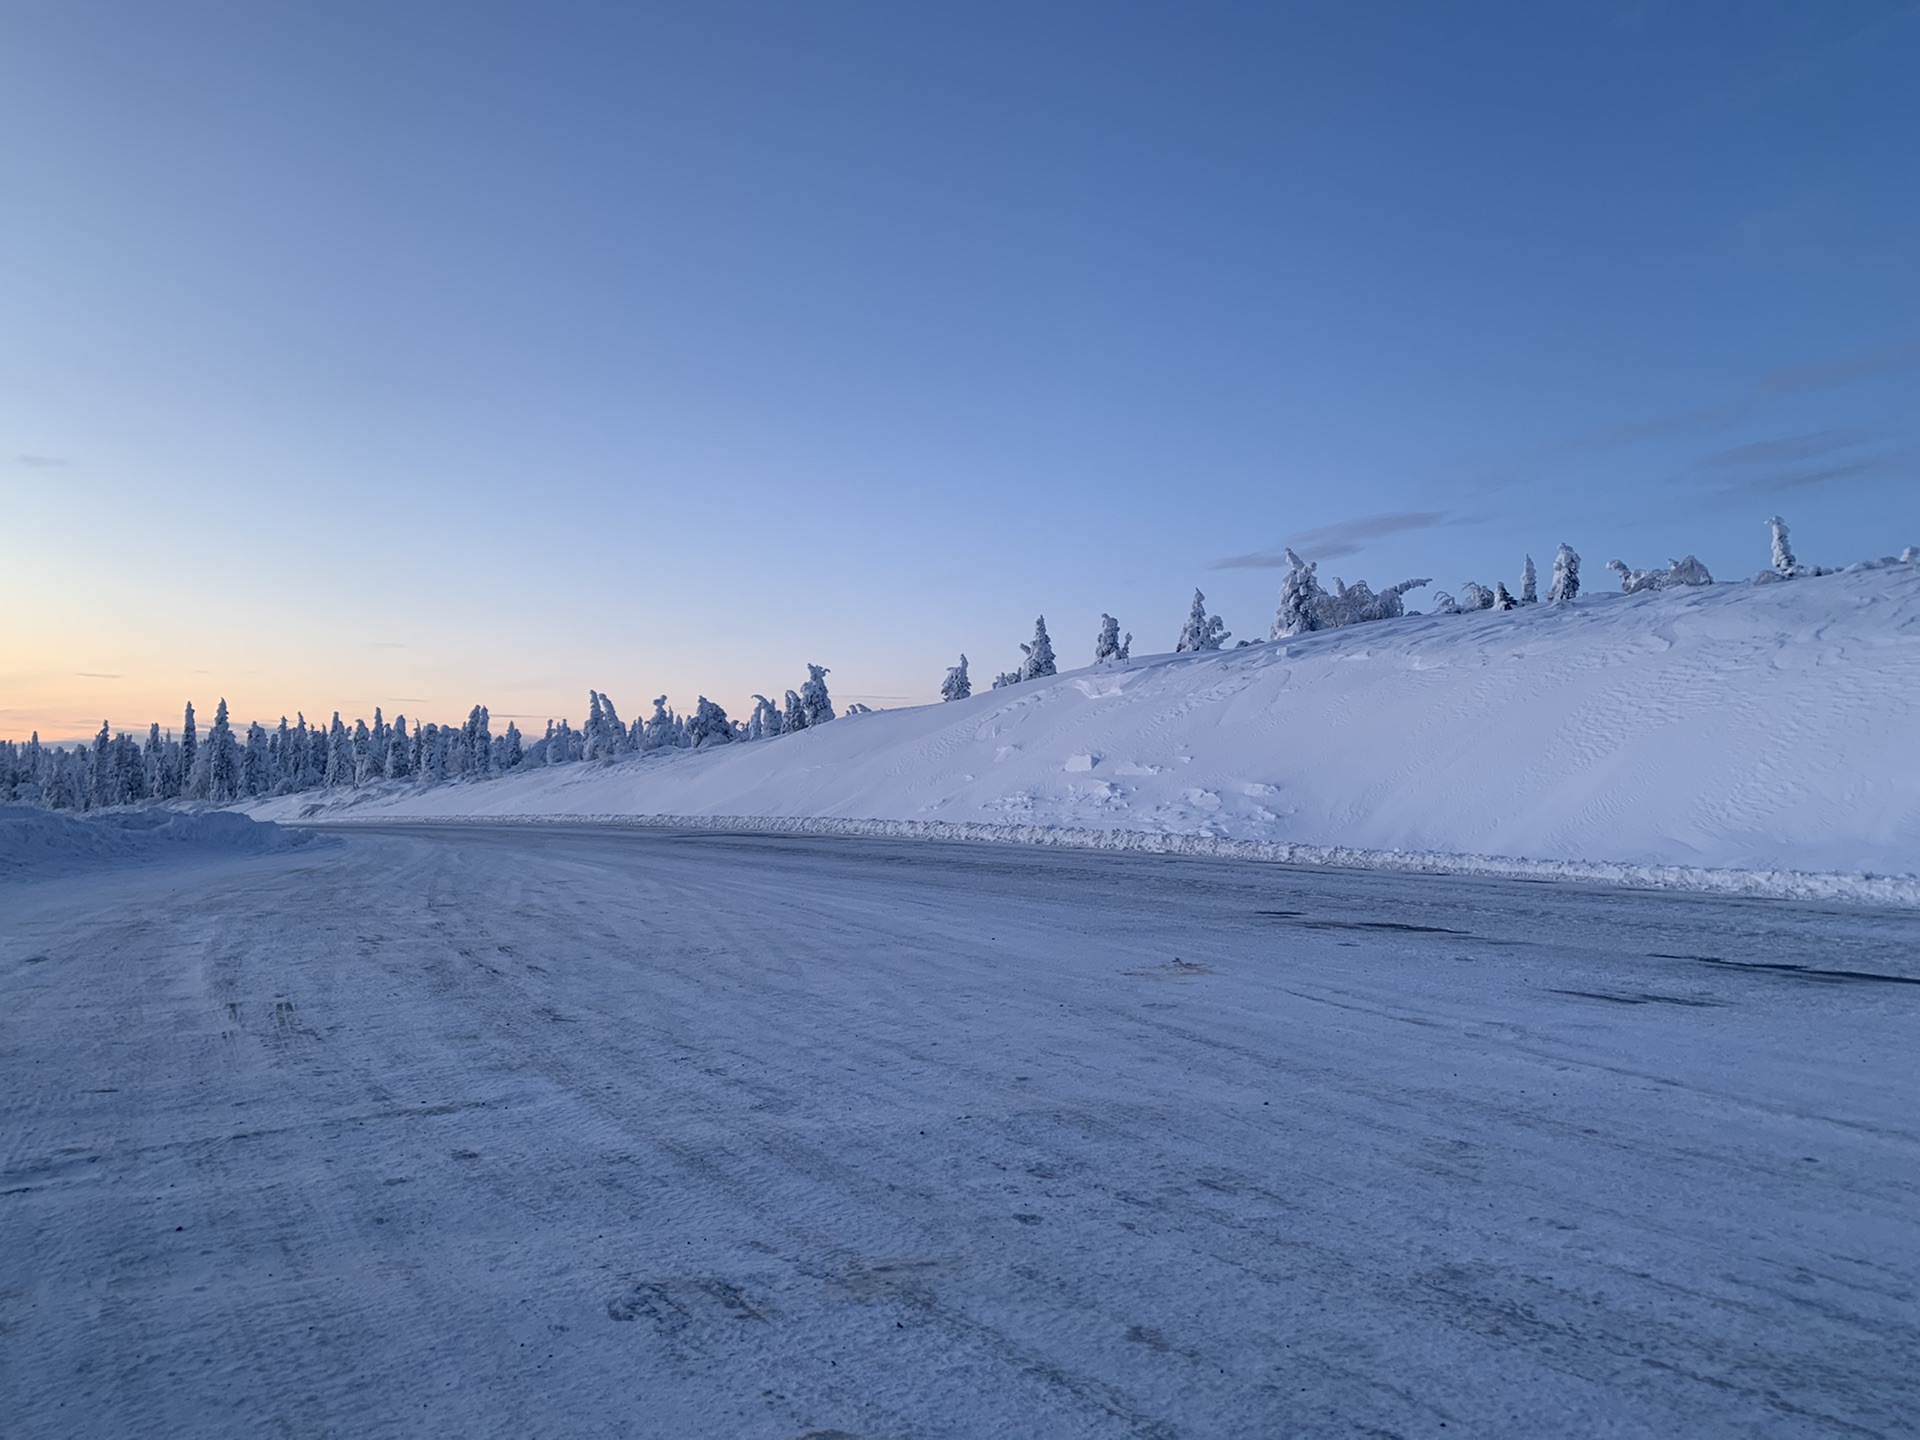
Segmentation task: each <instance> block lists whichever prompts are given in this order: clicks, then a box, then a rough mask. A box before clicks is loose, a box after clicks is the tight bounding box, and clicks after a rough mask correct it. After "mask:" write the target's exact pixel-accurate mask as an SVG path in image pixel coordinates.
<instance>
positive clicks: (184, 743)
mask: <svg viewBox="0 0 1920 1440" xmlns="http://www.w3.org/2000/svg"><path fill="white" fill-rule="evenodd" d="M199 761H200V736H199V735H198V734H197V733H196V732H195V730H194V728H193V702H192V701H191V700H189V701H188V702H187V718H186V722H185V723H184V724H182V725H181V727H180V782H179V789H177V790H175V791H174V794H176V795H184V794H185V793H186V791H187V786H188V784H189V783H190V777H191V776H192V774H193V767H194V766H195V765H197V764H198V763H199Z"/></svg>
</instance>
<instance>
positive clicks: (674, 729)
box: [645, 695, 680, 750]
mask: <svg viewBox="0 0 1920 1440" xmlns="http://www.w3.org/2000/svg"><path fill="white" fill-rule="evenodd" d="M645 734H646V741H647V748H648V749H649V750H669V749H672V748H673V746H674V745H675V744H676V743H677V742H678V740H679V738H680V736H679V726H678V725H676V724H675V723H674V717H673V716H672V715H671V714H669V713H668V711H667V697H666V696H664V695H656V696H655V697H654V700H653V714H652V715H651V716H649V717H648V719H647V724H646V731H645Z"/></svg>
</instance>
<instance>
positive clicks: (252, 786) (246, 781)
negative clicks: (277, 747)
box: [240, 720, 273, 795]
mask: <svg viewBox="0 0 1920 1440" xmlns="http://www.w3.org/2000/svg"><path fill="white" fill-rule="evenodd" d="M272 792H273V742H272V741H271V740H270V739H269V738H268V736H267V727H266V726H264V725H262V724H261V723H260V722H259V721H258V720H255V721H254V722H252V723H251V724H250V725H248V726H247V745H246V749H244V750H243V751H241V753H240V793H241V794H243V795H268V794H271V793H272Z"/></svg>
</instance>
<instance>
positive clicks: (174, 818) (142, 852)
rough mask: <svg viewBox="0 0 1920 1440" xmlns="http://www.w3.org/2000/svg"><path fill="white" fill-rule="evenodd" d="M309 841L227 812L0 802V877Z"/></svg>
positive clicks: (262, 850) (258, 850)
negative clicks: (94, 809) (90, 810)
mask: <svg viewBox="0 0 1920 1440" xmlns="http://www.w3.org/2000/svg"><path fill="white" fill-rule="evenodd" d="M313 838H314V837H313V836H312V835H311V834H309V833H307V832H304V831H299V830H286V829H283V828H282V827H280V826H278V825H274V824H271V823H262V822H259V821H256V820H250V819H248V818H247V817H246V816H245V815H236V814H233V813H232V812H230V811H209V812H203V813H197V814H196V813H193V812H189V811H181V810H166V809H146V810H108V811H103V812H100V813H98V814H92V815H87V816H84V817H81V816H76V815H69V814H61V813H58V812H55V811H50V810H41V809H38V808H37V807H33V806H26V805H0V878H4V877H6V876H9V875H54V874H65V873H73V872H79V873H85V872H88V871H90V870H94V869H97V868H100V867H103V866H105V867H111V866H118V865H124V864H128V863H137V862H140V861H151V860H178V859H183V858H190V857H193V856H198V855H206V854H235V855H263V854H267V853H269V852H271V851H275V850H285V849H289V848H291V847H293V846H296V845H304V844H307V843H309V842H310V841H311V840H312V839H313Z"/></svg>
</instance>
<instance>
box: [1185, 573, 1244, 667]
mask: <svg viewBox="0 0 1920 1440" xmlns="http://www.w3.org/2000/svg"><path fill="white" fill-rule="evenodd" d="M1232 633H1233V632H1231V631H1230V630H1228V629H1227V625H1226V622H1225V621H1224V620H1222V619H1221V618H1220V617H1219V616H1218V615H1209V614H1207V597H1206V596H1205V595H1202V594H1201V593H1200V591H1199V590H1198V589H1197V588H1196V589H1195V590H1194V592H1193V604H1192V606H1191V607H1190V608H1189V609H1188V611H1187V623H1186V624H1185V625H1183V626H1181V627H1180V638H1179V639H1178V640H1177V641H1175V642H1174V647H1173V650H1174V653H1175V654H1176V655H1179V654H1185V653H1188V652H1191V651H1197V650H1218V649H1219V648H1220V643H1221V642H1222V641H1223V640H1225V639H1226V638H1227V637H1228V636H1229V635H1231V634H1232Z"/></svg>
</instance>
